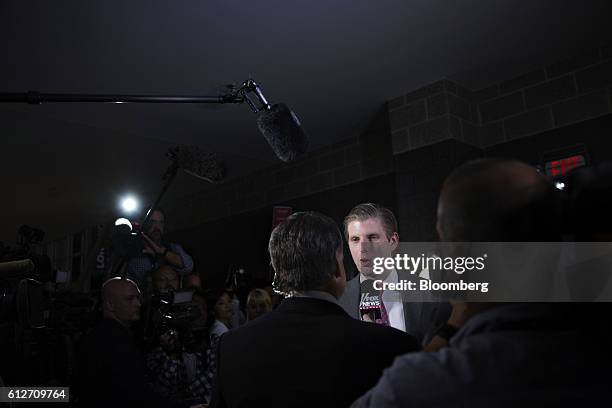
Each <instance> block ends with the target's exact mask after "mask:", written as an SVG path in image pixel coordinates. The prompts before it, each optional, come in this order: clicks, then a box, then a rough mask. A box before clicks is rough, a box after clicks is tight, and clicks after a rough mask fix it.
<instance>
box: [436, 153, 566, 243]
mask: <svg viewBox="0 0 612 408" xmlns="http://www.w3.org/2000/svg"><path fill="white" fill-rule="evenodd" d="M437 228H438V233H439V235H440V238H441V239H442V240H443V241H453V242H461V241H463V242H479V241H481V242H484V241H491V242H494V241H499V242H502V241H508V242H509V241H556V240H558V239H559V233H558V228H559V225H558V197H557V192H556V190H555V189H554V187H553V186H552V184H550V183H549V182H548V181H547V180H546V179H545V178H544V177H543V176H542V175H541V174H540V173H538V172H537V171H536V170H535V168H533V167H532V166H529V165H527V164H525V163H521V162H519V161H514V160H501V159H482V160H475V161H472V162H468V163H466V164H464V165H462V166H461V167H459V168H458V169H456V170H455V171H454V172H453V173H452V174H451V175H450V176H449V177H448V178H447V179H446V181H445V182H444V185H443V187H442V192H441V193H440V200H439V202H438V224H437Z"/></svg>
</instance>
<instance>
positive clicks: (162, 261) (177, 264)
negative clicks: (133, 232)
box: [126, 208, 193, 293]
mask: <svg viewBox="0 0 612 408" xmlns="http://www.w3.org/2000/svg"><path fill="white" fill-rule="evenodd" d="M165 222H166V216H165V214H164V212H163V211H162V210H161V209H159V208H157V209H155V210H154V211H153V213H152V214H151V218H150V220H149V224H148V228H147V230H146V232H142V233H141V237H142V240H143V243H144V249H143V250H142V253H140V254H138V255H137V256H135V257H132V258H131V259H130V260H129V261H128V263H127V269H126V276H127V277H128V278H130V279H132V280H134V281H135V282H136V283H137V284H138V286H139V287H140V288H143V291H144V292H145V293H148V292H150V286H149V279H150V278H151V277H150V274H151V272H152V271H154V270H156V269H158V268H159V267H160V266H162V265H168V266H170V267H172V268H173V269H174V270H175V271H176V272H178V273H179V274H180V275H186V274H188V273H189V272H191V271H192V270H193V259H192V258H191V256H189V254H187V253H186V252H185V250H184V249H183V248H182V247H181V246H180V245H179V244H176V243H173V242H166V241H164V239H163V236H164V231H165Z"/></svg>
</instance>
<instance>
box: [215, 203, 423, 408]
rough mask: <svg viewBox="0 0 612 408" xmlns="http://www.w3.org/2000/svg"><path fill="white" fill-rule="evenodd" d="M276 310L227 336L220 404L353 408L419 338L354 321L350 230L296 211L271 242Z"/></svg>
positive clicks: (221, 365)
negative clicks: (347, 305)
mask: <svg viewBox="0 0 612 408" xmlns="http://www.w3.org/2000/svg"><path fill="white" fill-rule="evenodd" d="M269 252H270V257H271V260H272V266H273V267H274V270H275V273H276V275H275V279H274V286H275V290H276V291H278V292H281V293H283V294H285V295H286V296H288V298H287V299H285V300H284V301H283V302H282V303H281V304H280V305H279V306H278V307H277V308H276V309H275V310H274V311H272V312H270V313H268V314H267V315H265V316H263V317H261V318H259V319H256V320H254V321H252V322H250V323H249V324H247V325H245V326H243V327H241V328H240V329H238V330H236V331H233V332H229V333H227V334H225V335H224V336H223V337H222V338H221V341H220V345H219V358H218V366H217V367H218V373H217V384H216V387H215V391H214V392H213V397H212V402H211V406H212V407H263V406H265V407H283V408H285V407H309V408H311V407H346V406H348V405H349V404H350V403H351V402H352V401H353V400H354V399H355V398H356V397H357V396H359V395H360V394H361V393H363V392H364V391H365V390H366V389H367V388H368V387H370V386H372V385H373V384H375V383H376V381H377V379H378V378H379V377H380V375H381V374H382V371H383V369H384V368H385V367H387V366H389V364H390V363H391V362H392V361H393V359H394V357H395V356H397V355H399V354H403V353H407V352H410V351H415V350H417V348H418V344H417V342H416V340H415V339H414V338H413V337H411V336H409V335H407V334H405V333H402V332H401V331H398V330H395V329H393V328H391V327H386V326H382V325H376V324H372V323H365V322H360V321H358V320H355V319H352V318H351V317H350V316H349V315H348V314H347V313H346V312H345V311H344V310H343V309H342V308H341V307H340V306H339V305H338V303H337V299H338V298H339V297H340V296H341V294H342V292H343V290H344V288H345V286H346V276H345V271H344V266H343V250H342V235H341V233H340V231H339V230H338V228H337V226H336V224H335V223H334V221H333V220H332V219H330V218H329V217H326V216H324V215H322V214H318V213H314V212H305V213H296V214H293V215H292V216H290V217H289V218H287V220H285V221H284V222H283V223H282V224H280V225H279V226H278V227H276V229H274V231H273V232H272V236H271V237H270V242H269Z"/></svg>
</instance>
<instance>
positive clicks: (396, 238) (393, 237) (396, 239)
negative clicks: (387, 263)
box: [389, 232, 399, 251]
mask: <svg viewBox="0 0 612 408" xmlns="http://www.w3.org/2000/svg"><path fill="white" fill-rule="evenodd" d="M389 242H390V243H391V250H392V251H395V250H396V249H397V245H398V244H399V234H398V233H397V232H394V233H393V234H391V236H390V237H389Z"/></svg>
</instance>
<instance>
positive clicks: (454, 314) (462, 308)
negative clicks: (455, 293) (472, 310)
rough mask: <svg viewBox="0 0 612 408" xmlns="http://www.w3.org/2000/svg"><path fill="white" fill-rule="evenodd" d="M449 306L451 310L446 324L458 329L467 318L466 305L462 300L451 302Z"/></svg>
mask: <svg viewBox="0 0 612 408" xmlns="http://www.w3.org/2000/svg"><path fill="white" fill-rule="evenodd" d="M450 304H451V306H452V307H453V309H452V311H451V315H450V317H449V318H448V324H450V325H451V326H454V327H456V328H460V327H461V326H463V325H464V324H465V322H466V321H467V319H468V318H469V314H468V310H467V305H466V303H465V302H464V301H462V300H451V301H450Z"/></svg>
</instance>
